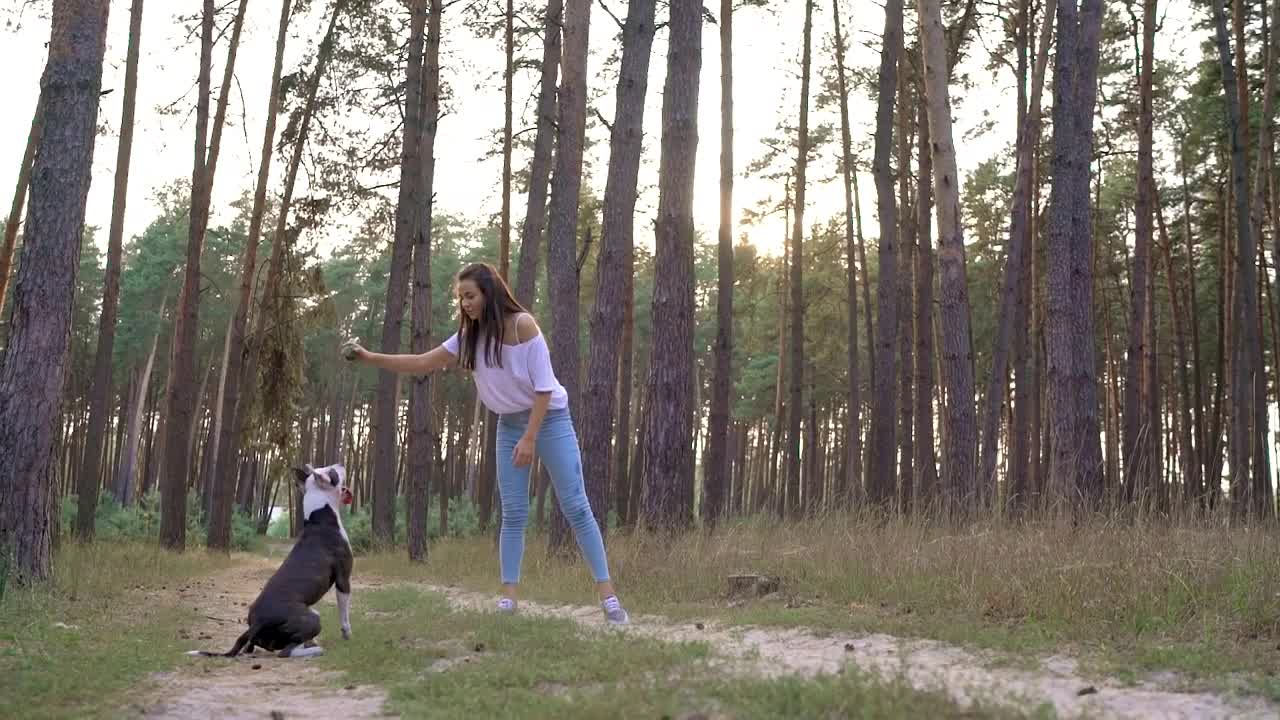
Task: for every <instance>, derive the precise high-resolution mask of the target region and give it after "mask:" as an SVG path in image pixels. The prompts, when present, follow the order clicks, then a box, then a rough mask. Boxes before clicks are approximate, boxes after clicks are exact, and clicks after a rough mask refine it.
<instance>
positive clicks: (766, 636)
mask: <svg viewBox="0 0 1280 720" xmlns="http://www.w3.org/2000/svg"><path fill="white" fill-rule="evenodd" d="M426 587H427V589H430V590H433V591H435V592H439V593H442V594H444V595H445V596H446V597H448V598H449V600H450V602H451V603H452V604H453V605H454V607H457V608H463V609H468V610H480V611H490V610H492V609H493V607H494V605H493V602H494V599H493V597H492V596H490V595H485V594H481V593H475V592H469V591H466V590H462V589H459V588H456V587H440V586H426ZM520 611H521V612H522V613H526V614H529V615H534V616H540V617H557V618H565V619H571V620H574V621H575V622H577V623H579V624H580V625H582V626H584V627H587V628H596V629H600V630H610V629H612V628H610V627H609V626H607V625H606V624H605V622H604V617H603V615H602V613H601V612H600V610H599V609H598V608H596V607H577V606H566V605H560V606H553V605H543V604H539V603H533V602H521V604H520ZM620 631H621V632H628V633H634V634H637V635H643V636H647V637H651V638H655V639H658V640H663V641H667V642H703V643H706V644H708V645H709V646H710V647H711V648H712V650H713V651H714V652H715V653H716V654H718V655H720V656H722V657H724V658H728V659H729V660H730V662H731V664H732V665H736V669H737V670H739V671H743V672H752V673H758V674H760V675H763V676H765V677H777V676H780V675H802V676H810V677H811V676H815V675H819V674H830V673H839V672H841V671H842V670H843V669H844V668H845V667H847V666H850V665H853V666H856V667H858V668H860V669H862V670H864V671H868V672H872V673H875V674H877V675H879V676H881V677H883V678H886V679H895V678H901V679H904V680H905V681H906V682H908V683H909V684H910V685H911V686H912V687H914V688H917V689H920V690H942V691H944V692H946V693H947V695H949V696H950V697H951V698H953V699H954V700H955V701H957V702H959V703H961V704H967V703H970V702H973V701H975V700H984V701H996V702H1001V703H1008V704H1010V705H1012V706H1014V707H1020V708H1024V709H1027V710H1031V709H1034V708H1035V707H1036V706H1038V705H1041V704H1045V703H1050V704H1052V705H1053V707H1054V708H1055V710H1056V711H1057V714H1058V716H1059V717H1079V716H1082V715H1083V716H1087V717H1090V718H1164V719H1169V720H1173V719H1175V718H1188V719H1190V718H1196V719H1197V720H1199V719H1217V718H1223V719H1224V720H1225V719H1226V718H1232V719H1241V720H1244V719H1252V718H1259V719H1261V718H1277V717H1280V707H1277V706H1275V705H1272V704H1269V703H1267V702H1265V701H1264V700H1262V699H1261V698H1253V697H1227V696H1223V695H1217V694H1213V693H1205V692H1195V693H1192V692H1178V691H1177V690H1176V689H1173V683H1174V682H1175V681H1176V678H1172V677H1168V678H1165V679H1164V680H1163V681H1161V682H1154V681H1152V682H1146V683H1140V684H1137V685H1125V684H1123V683H1121V682H1119V681H1117V680H1112V679H1101V680H1100V679H1096V678H1085V677H1083V676H1082V675H1081V674H1079V671H1078V670H1077V664H1076V662H1075V661H1073V660H1071V659H1070V658H1064V657H1054V658H1050V659H1048V660H1045V661H1044V662H1042V663H1040V668H1039V669H1037V670H1034V671H1032V670H1019V669H1014V668H1009V667H996V666H994V664H993V658H991V657H987V656H984V655H982V654H979V653H976V652H973V651H970V650H965V649H962V648H959V647H955V646H952V645H947V644H944V643H940V642H934V641H928V640H904V639H902V638H897V637H893V636H890V635H865V636H856V637H855V636H852V635H839V634H832V635H824V636H819V635H816V634H814V633H813V632H812V631H809V630H798V629H769V628H759V627H745V628H733V627H726V626H722V625H718V624H715V623H708V624H705V625H702V626H701V628H700V627H699V624H697V623H684V624H680V623H673V622H671V621H670V620H667V619H665V618H662V617H657V616H633V617H632V624H631V625H630V626H628V627H626V628H623V629H621V630H620Z"/></svg>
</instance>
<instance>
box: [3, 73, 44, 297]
mask: <svg viewBox="0 0 1280 720" xmlns="http://www.w3.org/2000/svg"><path fill="white" fill-rule="evenodd" d="M43 129H44V95H43V93H42V94H41V96H40V98H39V99H38V100H37V101H36V109H35V111H34V112H32V113H31V129H30V130H29V131H27V149H26V151H25V152H24V153H23V154H22V165H21V166H20V167H19V168H18V184H17V187H16V188H14V191H13V206H12V207H10V208H9V218H8V219H7V220H6V221H5V224H4V244H3V245H0V312H3V311H4V303H5V300H6V299H7V298H8V295H9V281H10V279H11V278H12V277H13V256H14V253H15V252H16V250H17V247H18V225H19V224H20V221H21V220H22V208H23V206H25V205H26V202H27V193H28V192H29V191H30V189H31V169H32V167H34V164H35V156H36V146H38V145H39V144H40V135H41V133H42V132H43Z"/></svg>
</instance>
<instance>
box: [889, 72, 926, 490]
mask: <svg viewBox="0 0 1280 720" xmlns="http://www.w3.org/2000/svg"><path fill="white" fill-rule="evenodd" d="M915 51H916V52H918V48H916V49H915ZM908 52H912V51H904V52H903V56H902V59H901V60H899V64H900V66H901V67H903V68H907V67H910V61H909V59H910V55H908ZM911 82H912V81H911V79H910V77H909V75H908V74H907V73H906V72H900V73H898V108H899V110H898V143H897V144H898V207H899V208H900V211H899V213H898V237H899V244H898V246H899V247H900V248H901V255H900V256H899V257H898V260H899V263H900V264H899V272H900V274H899V276H898V297H897V302H898V317H899V321H898V475H897V477H898V492H897V507H898V511H899V512H901V513H909V512H911V504H912V502H911V501H912V499H913V498H912V496H913V494H914V493H913V490H912V484H913V481H914V480H915V477H914V474H915V470H914V462H915V446H914V445H913V444H912V438H913V436H914V434H915V426H914V424H913V423H912V421H911V417H912V414H913V413H914V411H915V403H914V398H913V397H912V382H913V381H914V380H915V374H914V373H915V359H914V358H913V357H912V355H913V354H914V351H915V326H914V324H913V322H912V315H913V313H912V312H911V300H912V297H913V295H914V286H913V279H914V278H913V275H914V274H915V265H914V263H915V257H916V253H915V249H916V216H915V215H914V214H912V210H911V206H912V197H911V196H912V194H913V193H912V190H911V151H912V143H914V142H915V135H914V134H913V133H912V128H911V119H912V118H911V115H912V113H911V107H912V106H911ZM921 362H932V358H928V359H925V358H921Z"/></svg>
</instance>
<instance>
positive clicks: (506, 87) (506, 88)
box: [498, 0, 516, 280]
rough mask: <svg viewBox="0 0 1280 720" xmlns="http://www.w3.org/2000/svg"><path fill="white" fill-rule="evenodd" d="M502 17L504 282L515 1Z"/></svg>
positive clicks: (500, 267)
mask: <svg viewBox="0 0 1280 720" xmlns="http://www.w3.org/2000/svg"><path fill="white" fill-rule="evenodd" d="M504 15H505V17H504V18H503V21H504V22H503V24H504V28H503V30H504V33H503V34H504V40H505V42H504V43H503V45H504V48H505V50H506V60H507V62H506V67H504V68H503V71H502V78H503V92H504V96H505V102H504V104H503V125H502V215H501V220H500V221H499V226H498V270H499V272H501V273H502V278H503V279H504V280H507V279H509V278H510V277H511V137H512V128H511V124H512V114H513V102H512V100H513V98H512V95H513V94H514V93H515V78H516V66H515V63H516V40H515V20H516V9H515V3H514V0H507V9H506V12H505V13H504Z"/></svg>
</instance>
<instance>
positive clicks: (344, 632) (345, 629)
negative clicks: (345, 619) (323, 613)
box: [342, 625, 351, 640]
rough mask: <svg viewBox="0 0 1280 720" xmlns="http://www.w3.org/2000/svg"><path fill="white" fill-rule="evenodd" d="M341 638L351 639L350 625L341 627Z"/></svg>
mask: <svg viewBox="0 0 1280 720" xmlns="http://www.w3.org/2000/svg"><path fill="white" fill-rule="evenodd" d="M342 639H343V640H350V639H351V626H350V625H347V626H345V627H343V628H342Z"/></svg>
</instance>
